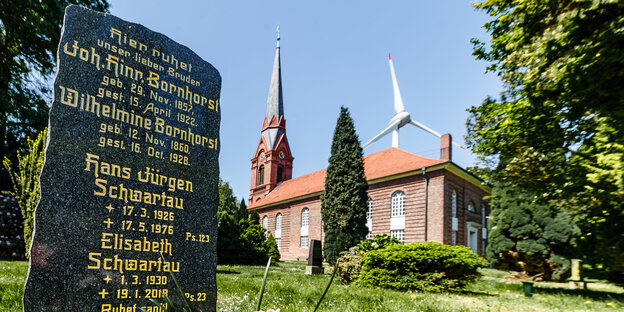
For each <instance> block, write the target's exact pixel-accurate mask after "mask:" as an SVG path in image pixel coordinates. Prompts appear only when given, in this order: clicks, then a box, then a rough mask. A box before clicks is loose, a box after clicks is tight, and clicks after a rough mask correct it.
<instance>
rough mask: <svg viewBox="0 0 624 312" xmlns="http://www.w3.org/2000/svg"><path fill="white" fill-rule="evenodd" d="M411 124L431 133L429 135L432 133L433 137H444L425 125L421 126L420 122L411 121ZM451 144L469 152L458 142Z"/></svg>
mask: <svg viewBox="0 0 624 312" xmlns="http://www.w3.org/2000/svg"><path fill="white" fill-rule="evenodd" d="M410 123H411V124H413V125H414V126H416V127H418V128H420V129H423V130H425V131H427V132H429V133H431V134H433V135H435V136H437V137H441V136H442V135H440V134H439V133H437V132H435V131H433V130H431V129H430V128H429V127H427V126H425V125H423V124H421V123H420V122H418V121H415V120H411V121H410ZM451 143H452V144H453V145H455V146H457V147H459V148H461V149H463V150H467V149H466V148H465V147H464V146H463V145H461V144H459V143H457V142H455V141H452V142H451Z"/></svg>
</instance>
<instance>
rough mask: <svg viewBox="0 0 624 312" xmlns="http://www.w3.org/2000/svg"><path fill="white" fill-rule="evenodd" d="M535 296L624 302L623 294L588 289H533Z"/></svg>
mask: <svg viewBox="0 0 624 312" xmlns="http://www.w3.org/2000/svg"><path fill="white" fill-rule="evenodd" d="M533 293H535V294H540V293H541V294H549V295H564V296H583V297H586V298H591V299H593V300H598V301H599V300H618V301H624V294H616V293H612V292H608V291H598V290H590V289H564V288H542V287H539V286H537V287H534V288H533Z"/></svg>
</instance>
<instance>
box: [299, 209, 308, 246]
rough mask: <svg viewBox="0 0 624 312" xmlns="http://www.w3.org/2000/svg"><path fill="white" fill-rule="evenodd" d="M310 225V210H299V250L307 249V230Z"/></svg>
mask: <svg viewBox="0 0 624 312" xmlns="http://www.w3.org/2000/svg"><path fill="white" fill-rule="evenodd" d="M309 225H310V209H308V208H303V210H301V236H299V248H309V247H308V246H309V244H308V228H309Z"/></svg>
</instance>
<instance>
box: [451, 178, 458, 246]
mask: <svg viewBox="0 0 624 312" xmlns="http://www.w3.org/2000/svg"><path fill="white" fill-rule="evenodd" d="M451 217H452V221H453V223H452V224H453V225H452V227H453V228H452V229H451V230H452V232H451V245H457V223H458V221H457V192H455V190H453V193H451Z"/></svg>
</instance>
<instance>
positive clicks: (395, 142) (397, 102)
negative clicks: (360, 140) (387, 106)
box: [363, 54, 466, 149]
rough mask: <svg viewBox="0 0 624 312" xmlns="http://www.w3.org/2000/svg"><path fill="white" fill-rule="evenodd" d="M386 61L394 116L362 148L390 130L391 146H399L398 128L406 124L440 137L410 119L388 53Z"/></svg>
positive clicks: (438, 135)
mask: <svg viewBox="0 0 624 312" xmlns="http://www.w3.org/2000/svg"><path fill="white" fill-rule="evenodd" d="M388 63H389V64H390V75H391V76H392V89H393V92H394V116H393V117H392V119H390V122H389V123H388V126H387V127H386V128H385V129H383V130H382V131H381V132H380V133H378V134H377V135H376V136H375V137H373V138H372V139H371V140H370V141H368V142H367V143H366V144H364V146H363V148H367V147H369V146H370V145H371V144H373V143H374V142H375V141H377V140H379V139H380V138H382V137H384V136H386V135H387V134H388V133H390V132H392V147H399V129H400V128H401V127H403V126H405V125H407V124H412V125H414V126H416V127H418V128H420V129H423V130H425V131H427V132H429V133H431V134H433V135H435V136H437V137H441V136H442V135H440V134H439V133H437V132H435V131H433V130H432V129H430V128H429V127H427V126H425V125H423V124H421V123H420V122H417V121H415V120H412V118H411V117H410V114H409V113H408V112H406V111H405V107H404V106H403V99H402V98H401V92H400V91H399V83H398V82H397V79H396V74H395V72H394V64H393V63H392V57H391V56H390V54H388ZM452 143H453V144H454V145H457V146H459V147H460V148H462V149H466V148H464V147H463V146H461V145H459V144H458V143H456V142H452Z"/></svg>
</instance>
